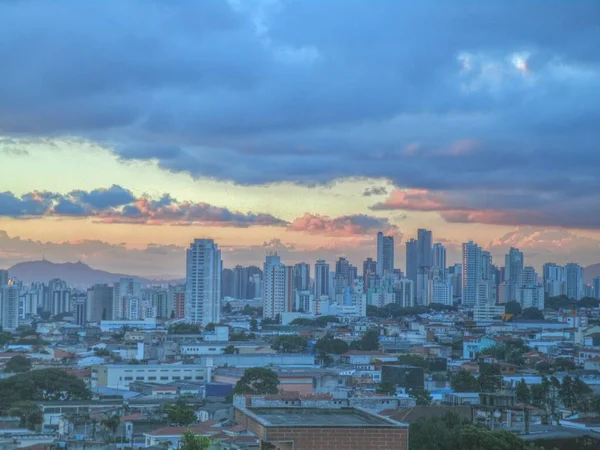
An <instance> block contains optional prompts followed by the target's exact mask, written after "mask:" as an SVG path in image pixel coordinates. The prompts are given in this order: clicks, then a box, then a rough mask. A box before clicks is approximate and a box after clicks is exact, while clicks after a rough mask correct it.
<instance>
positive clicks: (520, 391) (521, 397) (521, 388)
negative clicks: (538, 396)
mask: <svg viewBox="0 0 600 450" xmlns="http://www.w3.org/2000/svg"><path fill="white" fill-rule="evenodd" d="M515 395H516V397H517V401H518V402H520V403H525V404H526V405H528V404H529V403H531V389H529V386H528V385H527V383H526V382H525V379H524V378H521V381H519V382H518V383H517V384H516V386H515Z"/></svg>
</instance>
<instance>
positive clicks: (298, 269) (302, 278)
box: [294, 263, 310, 291]
mask: <svg viewBox="0 0 600 450" xmlns="http://www.w3.org/2000/svg"><path fill="white" fill-rule="evenodd" d="M294 289H297V290H299V291H307V290H309V289H310V265H309V264H306V263H298V264H295V265H294Z"/></svg>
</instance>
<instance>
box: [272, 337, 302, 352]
mask: <svg viewBox="0 0 600 450" xmlns="http://www.w3.org/2000/svg"><path fill="white" fill-rule="evenodd" d="M307 342H308V341H307V339H306V338H305V337H303V336H299V335H297V334H292V335H283V336H275V337H274V338H273V341H272V342H271V348H272V349H273V350H275V351H277V352H279V353H303V352H305V351H306V344H307Z"/></svg>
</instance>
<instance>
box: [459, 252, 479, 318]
mask: <svg viewBox="0 0 600 450" xmlns="http://www.w3.org/2000/svg"><path fill="white" fill-rule="evenodd" d="M462 247H463V263H462V280H463V296H462V303H463V305H466V306H475V305H476V304H477V301H478V298H479V284H480V282H481V280H482V267H481V266H482V255H481V252H482V250H481V247H479V246H478V245H477V244H475V243H474V242H473V241H469V242H467V243H465V244H463V246H462Z"/></svg>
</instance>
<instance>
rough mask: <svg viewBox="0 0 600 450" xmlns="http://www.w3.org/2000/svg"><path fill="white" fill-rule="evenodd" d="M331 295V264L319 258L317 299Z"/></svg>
mask: <svg viewBox="0 0 600 450" xmlns="http://www.w3.org/2000/svg"><path fill="white" fill-rule="evenodd" d="M322 295H329V264H327V263H326V262H325V261H324V260H322V259H319V260H317V262H316V264H315V300H319V298H321V296H322Z"/></svg>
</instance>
